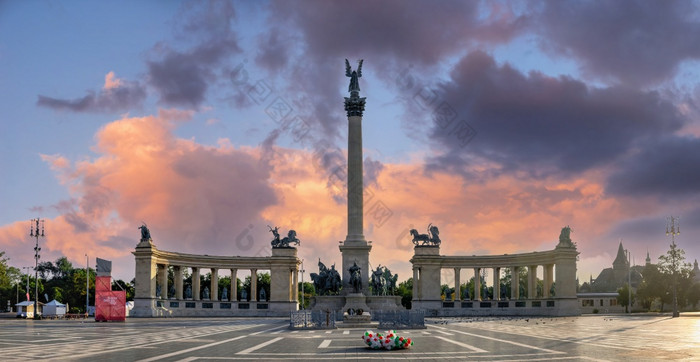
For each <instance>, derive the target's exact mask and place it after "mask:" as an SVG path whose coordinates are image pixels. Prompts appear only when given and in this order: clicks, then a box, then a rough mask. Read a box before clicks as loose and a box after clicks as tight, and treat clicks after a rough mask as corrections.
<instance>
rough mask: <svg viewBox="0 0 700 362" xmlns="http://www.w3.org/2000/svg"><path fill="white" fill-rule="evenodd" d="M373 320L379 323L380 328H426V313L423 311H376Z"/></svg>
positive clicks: (373, 312) (373, 313)
mask: <svg viewBox="0 0 700 362" xmlns="http://www.w3.org/2000/svg"><path fill="white" fill-rule="evenodd" d="M372 320H374V321H377V322H379V328H391V329H411V328H425V312H424V311H422V310H374V311H372Z"/></svg>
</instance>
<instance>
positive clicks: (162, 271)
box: [158, 264, 168, 299]
mask: <svg viewBox="0 0 700 362" xmlns="http://www.w3.org/2000/svg"><path fill="white" fill-rule="evenodd" d="M158 279H160V280H159V281H158V284H160V298H161V299H168V264H160V265H159V266H158Z"/></svg>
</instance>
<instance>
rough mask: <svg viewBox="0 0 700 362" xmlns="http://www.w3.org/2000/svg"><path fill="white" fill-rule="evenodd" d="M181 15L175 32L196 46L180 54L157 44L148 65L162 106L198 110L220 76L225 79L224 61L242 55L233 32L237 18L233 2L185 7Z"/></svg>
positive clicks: (194, 4) (196, 4) (188, 5)
mask: <svg viewBox="0 0 700 362" xmlns="http://www.w3.org/2000/svg"><path fill="white" fill-rule="evenodd" d="M181 15H182V17H184V20H182V23H181V24H180V27H179V28H178V29H177V30H176V31H177V32H178V34H180V35H181V36H182V37H184V38H188V39H190V40H191V41H193V42H194V43H195V44H196V45H194V46H191V47H189V48H188V49H187V50H184V51H180V50H176V49H173V48H171V47H168V46H165V45H163V44H158V45H157V46H156V47H155V48H154V51H153V53H154V54H155V59H153V60H149V61H148V62H147V66H148V76H149V84H150V85H151V86H153V87H154V88H155V89H156V91H157V92H158V93H159V94H160V100H161V102H162V103H163V104H166V105H170V106H182V107H187V108H192V109H197V108H198V107H199V106H200V105H201V104H202V102H204V99H205V97H206V92H207V89H208V88H209V86H210V85H211V84H213V83H215V80H216V77H217V75H219V76H223V74H222V73H220V72H221V71H222V69H220V68H221V66H222V63H223V62H224V60H225V59H227V57H228V56H230V55H232V54H234V53H237V52H239V51H240V48H239V46H238V42H237V40H236V35H235V34H234V32H233V31H232V30H231V25H232V22H233V19H234V18H235V15H236V14H235V11H234V9H233V5H232V4H231V3H230V2H226V1H209V2H207V3H195V2H193V3H189V4H186V5H185V6H184V7H183V9H182V11H181Z"/></svg>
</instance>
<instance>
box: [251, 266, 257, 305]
mask: <svg viewBox="0 0 700 362" xmlns="http://www.w3.org/2000/svg"><path fill="white" fill-rule="evenodd" d="M250 294H252V295H251V296H250V301H251V302H257V301H258V269H250Z"/></svg>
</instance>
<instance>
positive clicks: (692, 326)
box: [0, 315, 700, 361]
mask: <svg viewBox="0 0 700 362" xmlns="http://www.w3.org/2000/svg"><path fill="white" fill-rule="evenodd" d="M426 325H427V326H428V328H427V329H424V330H405V331H398V332H399V334H400V335H402V336H406V337H410V338H412V339H413V340H414V341H415V344H414V346H413V348H411V349H409V350H397V351H374V350H370V349H368V348H366V347H364V345H363V343H362V340H361V337H360V336H361V334H362V333H363V332H364V330H361V329H334V330H312V331H309V330H303V331H293V330H289V329H288V328H287V327H288V322H287V321H285V320H284V319H282V318H280V319H243V318H214V319H210V318H171V319H150V318H147V319H134V318H131V319H127V321H126V322H124V323H97V322H94V321H91V320H87V321H78V320H53V321H52V320H43V321H31V320H21V319H11V318H2V319H0V356H2V357H0V358H2V360H6V361H13V360H16V361H29V360H40V359H41V360H85V361H88V360H89V361H96V360H98V361H207V360H208V361H214V360H217V361H221V360H249V361H255V360H296V361H306V360H373V359H382V360H397V359H400V360H436V361H437V360H483V361H543V360H548V361H549V360H574V361H576V360H598V361H623V360H624V361H644V360H646V361H659V360H687V361H691V360H696V361H697V360H700V318H697V317H681V318H675V319H672V318H669V317H664V316H598V315H596V316H582V317H567V318H488V319H487V318H479V319H475V318H451V319H428V320H426Z"/></svg>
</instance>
